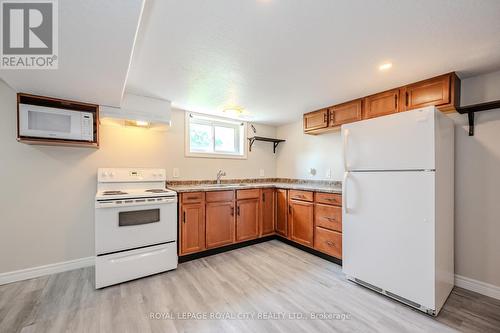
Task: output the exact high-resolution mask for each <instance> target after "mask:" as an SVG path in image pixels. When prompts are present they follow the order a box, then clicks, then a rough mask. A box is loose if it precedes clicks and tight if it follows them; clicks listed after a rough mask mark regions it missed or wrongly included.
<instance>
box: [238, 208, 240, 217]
mask: <svg viewBox="0 0 500 333" xmlns="http://www.w3.org/2000/svg"><path fill="white" fill-rule="evenodd" d="M238 216H240V206H238Z"/></svg>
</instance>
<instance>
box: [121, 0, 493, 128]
mask: <svg viewBox="0 0 500 333" xmlns="http://www.w3.org/2000/svg"><path fill="white" fill-rule="evenodd" d="M384 61H392V62H393V64H394V66H393V68H392V69H391V70H389V71H388V72H384V73H382V72H379V71H378V65H379V64H381V63H382V62H384ZM498 68H500V1H498V0H481V1H471V0H420V1H414V0H378V1H374V0H358V1H352V0H351V1H338V0H337V1H333V0H314V1H304V0H246V1H234V0H212V1H174V0H147V2H146V5H145V9H144V14H143V19H142V23H141V27H140V30H139V35H138V40H137V43H136V48H135V51H134V55H133V59H132V65H131V69H130V73H129V78H128V82H127V90H130V91H131V92H134V93H140V94H144V95H150V96H153V97H159V98H164V99H168V100H171V101H172V102H173V105H174V106H177V107H180V108H184V109H188V110H191V111H198V112H206V113H218V112H220V111H221V110H222V109H223V108H224V106H226V105H229V104H238V105H241V106H243V107H244V108H245V109H246V111H247V112H248V114H247V117H249V118H251V119H253V120H254V121H257V122H263V123H269V124H282V123H286V122H289V121H292V120H296V119H299V117H300V116H301V115H302V113H304V112H307V111H311V110H314V109H317V108H320V107H324V106H328V105H331V104H334V103H339V102H343V101H346V100H350V99H353V98H356V97H361V96H364V95H367V94H370V93H374V92H378V91H381V90H384V89H388V88H392V87H395V86H399V85H402V84H405V83H410V82H414V81H417V80H420V79H425V78H428V77H432V76H434V75H438V74H442V73H446V72H450V71H455V70H456V71H458V72H459V75H460V76H462V77H465V76H470V75H472V74H477V73H481V72H486V71H491V70H494V69H498Z"/></svg>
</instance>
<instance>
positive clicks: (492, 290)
mask: <svg viewBox="0 0 500 333" xmlns="http://www.w3.org/2000/svg"><path fill="white" fill-rule="evenodd" d="M455 285H456V286H457V287H460V288H464V289H467V290H470V291H474V292H476V293H478V294H482V295H485V296H489V297H493V298H496V299H500V287H499V286H495V285H493V284H489V283H486V282H482V281H478V280H474V279H471V278H468V277H465V276H461V275H457V274H455Z"/></svg>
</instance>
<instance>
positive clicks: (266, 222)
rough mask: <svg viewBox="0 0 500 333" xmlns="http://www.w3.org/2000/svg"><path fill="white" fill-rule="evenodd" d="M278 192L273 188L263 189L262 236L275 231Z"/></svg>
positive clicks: (261, 207) (261, 208) (261, 209)
mask: <svg viewBox="0 0 500 333" xmlns="http://www.w3.org/2000/svg"><path fill="white" fill-rule="evenodd" d="M275 195H276V192H275V190H274V189H272V188H266V189H262V201H261V206H260V211H261V219H260V222H261V227H260V234H261V236H266V235H270V234H273V233H274V220H275V216H276V213H275V212H276V204H275V203H276V200H275Z"/></svg>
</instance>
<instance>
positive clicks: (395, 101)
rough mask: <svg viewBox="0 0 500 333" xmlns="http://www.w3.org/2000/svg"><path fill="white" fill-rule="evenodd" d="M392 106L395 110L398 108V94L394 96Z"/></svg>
mask: <svg viewBox="0 0 500 333" xmlns="http://www.w3.org/2000/svg"><path fill="white" fill-rule="evenodd" d="M394 106H395V109H397V108H398V94H395V95H394Z"/></svg>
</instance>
